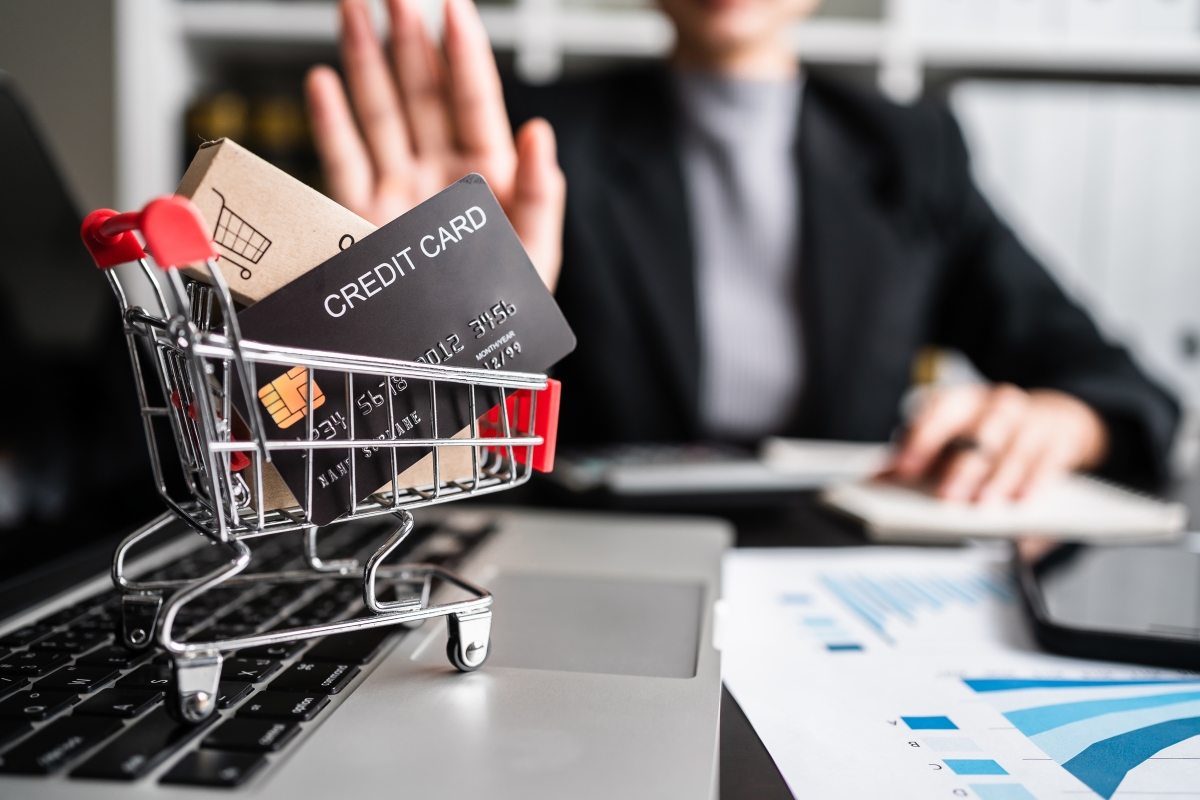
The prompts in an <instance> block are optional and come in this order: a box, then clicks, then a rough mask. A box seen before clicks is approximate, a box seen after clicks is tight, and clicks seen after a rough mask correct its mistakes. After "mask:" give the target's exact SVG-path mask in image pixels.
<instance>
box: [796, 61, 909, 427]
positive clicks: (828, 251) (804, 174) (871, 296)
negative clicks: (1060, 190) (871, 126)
mask: <svg viewBox="0 0 1200 800" xmlns="http://www.w3.org/2000/svg"><path fill="white" fill-rule="evenodd" d="M835 91H836V90H830V89H829V88H827V87H825V86H824V85H823V83H822V82H818V81H810V84H809V86H808V87H807V88H806V91H805V97H804V103H803V110H802V118H801V121H800V143H799V148H800V157H799V162H800V180H801V186H802V190H801V191H802V210H801V213H802V226H801V239H802V241H801V252H802V262H801V281H800V291H801V298H800V307H801V309H802V311H801V313H802V317H803V325H804V334H805V355H806V359H807V360H806V363H805V387H806V390H805V396H804V400H803V403H802V409H801V413H800V415H799V420H798V424H797V429H796V430H795V433H797V434H799V435H806V436H818V437H828V438H847V439H862V438H876V439H878V438H886V437H887V436H888V435H889V434H890V432H891V430H890V429H891V426H892V425H894V423H895V420H896V419H897V417H898V413H899V409H886V410H882V411H881V409H880V407H879V404H880V403H881V402H884V400H883V398H884V397H890V398H894V397H898V396H899V394H900V393H902V392H903V391H904V387H905V386H906V385H907V382H908V377H909V369H910V363H911V358H912V350H913V344H912V342H911V341H910V339H912V338H914V337H917V338H919V337H920V336H921V335H922V333H923V331H922V328H923V327H924V326H923V325H922V324H921V323H920V322H919V321H918V322H915V325H914V321H913V319H912V317H913V316H914V315H920V314H921V313H923V312H922V311H921V309H920V306H921V305H922V301H921V300H920V299H919V298H917V297H912V296H910V295H912V294H913V291H914V287H917V286H919V285H920V282H919V281H914V280H913V277H914V275H913V272H914V270H916V271H919V270H920V262H921V261H922V259H921V257H920V253H919V252H916V251H915V250H914V248H913V247H912V242H911V241H908V242H906V238H907V237H906V236H905V233H904V224H903V221H902V220H900V219H898V218H897V216H896V211H895V203H894V202H891V201H890V200H889V193H890V192H892V191H893V190H895V188H896V187H895V184H894V181H895V176H894V175H891V174H889V172H888V164H889V163H890V159H888V158H887V157H886V154H885V153H882V152H880V150H879V149H877V148H875V147H873V146H871V145H870V144H869V143H866V142H867V141H868V140H869V137H862V136H855V131H854V128H855V126H854V125H853V124H848V123H847V122H846V121H845V119H844V118H843V115H842V114H840V113H838V110H837V109H836V108H835V106H834V104H835V103H836V100H837V97H836V94H834V99H833V101H832V102H831V101H830V99H829V96H830V94H831V93H833V92H835ZM896 383H899V384H901V385H900V386H899V387H895V386H893V385H892V384H896ZM886 402H888V403H892V401H891V400H888V401H886ZM892 404H893V405H894V403H892Z"/></svg>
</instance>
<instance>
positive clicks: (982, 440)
mask: <svg viewBox="0 0 1200 800" xmlns="http://www.w3.org/2000/svg"><path fill="white" fill-rule="evenodd" d="M982 398H983V400H982V404H981V405H982V408H981V409H980V411H979V413H978V415H977V416H976V418H975V419H974V420H973V421H972V422H971V424H970V425H969V426H967V428H966V429H965V430H963V431H962V432H961V434H960V435H961V436H962V437H963V438H964V439H966V440H968V441H970V442H971V443H972V444H973V445H974V447H973V448H972V449H969V450H967V451H966V452H964V453H962V454H960V455H958V456H955V457H953V460H952V461H951V463H950V464H949V465H948V466H947V468H946V469H945V470H944V471H943V473H942V477H941V479H940V480H939V482H938V490H937V491H938V494H939V495H940V496H941V497H944V498H947V499H950V500H969V499H972V498H975V497H976V496H977V495H978V493H979V491H980V489H981V487H982V486H983V485H984V484H985V483H986V482H987V481H988V480H989V478H990V477H991V475H993V474H994V472H995V465H996V463H997V459H998V458H999V457H1000V456H1001V455H1002V454H1003V453H1004V452H1006V451H1007V450H1008V448H1009V447H1010V444H1011V441H1012V439H1013V436H1014V435H1015V434H1016V433H1017V431H1018V430H1019V429H1020V425H1021V421H1022V419H1023V417H1024V414H1025V413H1026V411H1027V409H1028V405H1029V404H1028V397H1027V396H1026V395H1025V393H1024V392H1022V391H1021V390H1020V389H1017V388H1015V387H1012V386H1006V385H1001V386H994V387H990V388H988V389H987V390H986V391H985V393H984V394H983V395H982Z"/></svg>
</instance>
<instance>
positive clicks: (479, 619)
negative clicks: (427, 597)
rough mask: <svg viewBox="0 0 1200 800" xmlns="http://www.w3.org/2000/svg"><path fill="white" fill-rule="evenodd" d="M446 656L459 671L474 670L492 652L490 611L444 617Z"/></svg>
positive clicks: (480, 665) (481, 664)
mask: <svg viewBox="0 0 1200 800" xmlns="http://www.w3.org/2000/svg"><path fill="white" fill-rule="evenodd" d="M446 623H447V626H448V629H449V630H448V633H449V635H448V636H447V639H446V658H448V659H450V663H451V664H453V665H454V668H455V669H457V670H458V671H460V672H474V671H475V670H477V669H479V668H480V667H482V666H483V662H485V661H487V658H488V656H489V655H491V652H492V637H491V633H492V612H491V611H487V610H484V611H482V612H478V613H474V614H469V615H466V616H459V615H458V614H451V615H449V616H448V617H446Z"/></svg>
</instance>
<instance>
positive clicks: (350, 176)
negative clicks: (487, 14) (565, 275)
mask: <svg viewBox="0 0 1200 800" xmlns="http://www.w3.org/2000/svg"><path fill="white" fill-rule="evenodd" d="M387 7H388V16H389V20H390V28H391V47H390V52H388V53H386V54H385V53H384V50H383V47H382V46H381V45H380V43H379V40H378V39H377V38H376V36H375V31H374V29H373V28H372V25H371V19H370V13H369V11H368V9H367V6H366V4H365V2H363V0H343V2H342V4H341V7H340V12H341V53H342V67H343V69H344V71H345V74H346V81H347V83H348V85H349V89H350V92H349V98H347V95H346V91H345V89H344V88H343V85H342V81H341V78H339V77H338V74H337V73H336V72H335V71H334V70H332V69H330V68H329V67H326V66H318V67H314V68H313V69H312V70H310V71H309V74H308V77H307V79H306V81H305V93H306V96H307V100H308V109H309V116H310V119H311V122H312V129H313V138H314V140H315V142H316V147H317V153H318V155H319V156H320V159H321V164H322V166H323V168H324V170H325V175H326V178H327V180H328V183H329V190H330V193H331V194H332V196H333V199H334V200H336V201H337V202H339V203H341V204H342V205H344V206H345V207H346V208H348V209H350V210H351V211H353V212H355V213H356V214H358V215H359V216H361V217H363V218H365V219H367V220H369V221H370V222H373V223H375V224H376V225H383V224H385V223H387V222H390V221H391V220H393V219H395V218H396V217H398V216H399V215H400V214H403V213H404V212H405V211H408V210H409V209H410V208H412V207H413V206H415V205H417V204H419V203H421V202H422V201H424V200H426V199H428V198H429V197H431V196H433V195H434V194H436V193H437V192H439V191H441V190H442V189H444V188H446V187H447V186H449V185H450V184H451V183H453V182H454V181H456V180H458V179H459V178H461V177H463V176H464V175H467V174H469V173H471V172H478V173H479V174H481V175H483V176H484V178H486V179H487V181H488V184H489V185H490V186H491V188H492V191H493V192H495V193H496V197H497V199H498V200H499V201H500V205H501V206H502V207H503V208H504V211H505V213H506V214H508V217H509V219H510V220H511V221H512V224H513V227H514V228H515V229H516V231H517V235H518V236H519V237H520V238H521V242H522V243H523V244H524V245H525V249H526V250H527V251H528V253H529V257H530V259H531V260H532V261H533V264H534V266H535V267H536V268H537V270H538V274H540V275H541V276H542V280H543V281H544V282H545V283H546V285H547V286H548V287H549V288H550V289H551V291H553V290H554V287H555V284H556V283H557V281H558V272H559V267H560V266H561V262H562V224H563V207H564V204H565V201H566V181H565V180H564V178H563V174H562V171H561V170H560V169H559V167H558V161H557V158H556V156H555V143H554V131H553V130H552V129H551V127H550V124H549V123H548V122H546V121H545V120H543V119H534V120H530V121H529V122H527V123H525V125H523V126H522V127H521V129H520V130H519V131H518V132H517V136H516V139H515V141H514V139H513V136H512V133H511V128H510V126H509V122H508V114H507V113H506V111H505V109H504V98H503V94H502V91H501V87H500V75H499V73H498V72H497V70H496V62H495V59H494V58H493V57H492V50H491V46H490V44H489V43H488V38H487V33H486V31H484V29H483V23H482V22H481V21H480V19H479V14H478V12H477V11H476V10H475V7H474V5H472V4H471V2H470V0H446V24H445V30H444V35H443V47H442V48H441V49H440V50H439V49H438V48H437V47H435V45H434V44H433V42H432V40H431V39H430V38H429V34H428V33H427V32H426V30H425V25H424V23H423V22H422V20H421V16H420V13H419V12H418V10H417V8H416V6H415V4H414V2H413V0H388V3H387Z"/></svg>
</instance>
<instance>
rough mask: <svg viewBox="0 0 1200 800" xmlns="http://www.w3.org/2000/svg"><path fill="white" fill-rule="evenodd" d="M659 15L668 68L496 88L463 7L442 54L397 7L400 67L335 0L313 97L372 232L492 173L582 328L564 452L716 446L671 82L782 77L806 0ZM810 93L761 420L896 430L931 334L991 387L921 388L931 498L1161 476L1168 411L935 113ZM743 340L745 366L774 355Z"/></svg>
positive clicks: (354, 204)
mask: <svg viewBox="0 0 1200 800" xmlns="http://www.w3.org/2000/svg"><path fill="white" fill-rule="evenodd" d="M663 5H664V10H666V11H667V13H668V14H669V15H670V16H671V17H672V19H673V21H674V22H675V23H676V29H677V33H678V42H677V45H676V51H675V53H674V56H673V59H672V67H673V70H674V71H675V72H674V73H673V72H672V70H671V69H668V68H666V67H665V66H651V67H645V68H639V69H634V70H627V71H622V72H619V73H615V74H609V75H604V76H600V77H596V78H591V79H586V80H582V81H574V82H570V83H564V84H560V85H556V86H551V87H546V88H536V89H535V88H531V87H520V86H510V87H507V88H508V92H507V94H506V96H505V98H504V99H502V98H501V85H500V81H499V77H498V74H497V73H496V70H495V66H494V62H493V60H492V58H491V55H490V50H489V48H488V44H487V40H486V35H485V34H484V32H483V30H482V26H481V24H480V23H479V20H478V17H477V15H476V14H475V12H474V9H473V6H471V5H470V3H469V2H467V1H466V0H448V2H447V4H446V27H445V34H444V51H443V53H438V52H437V51H436V50H435V48H434V47H433V45H432V44H431V43H430V40H429V39H428V37H427V36H426V34H425V32H424V29H423V27H422V26H421V23H420V19H419V16H418V15H417V12H416V11H415V9H414V7H413V6H412V4H411V0H390V2H389V12H390V15H391V21H392V40H393V47H392V48H391V57H392V62H391V64H389V63H388V62H387V58H386V57H385V55H384V52H383V51H382V49H381V48H380V46H379V44H378V42H377V40H376V39H375V36H374V33H373V31H372V30H371V28H370V24H369V20H368V18H367V14H366V11H365V7H364V6H362V5H361V3H360V0H347V1H346V2H345V3H344V4H343V7H342V21H343V33H342V45H343V48H342V53H343V62H344V66H345V69H346V73H347V77H348V83H349V88H350V101H352V105H351V102H348V101H347V98H346V95H345V93H344V90H343V89H342V86H341V83H340V80H339V79H338V77H337V75H336V74H335V73H333V71H332V70H329V69H328V68H324V67H319V68H315V69H314V70H313V71H312V72H311V73H310V75H309V79H308V83H307V90H308V100H309V105H310V112H311V115H312V120H313V130H314V134H315V138H316V142H317V147H318V152H319V153H320V154H321V157H322V160H323V163H324V165H325V168H326V172H327V175H328V176H329V179H330V186H331V189H332V194H333V196H334V198H335V199H337V200H338V201H339V202H341V203H343V204H344V205H346V206H347V207H349V208H351V209H352V210H354V211H356V212H358V213H360V214H362V215H363V216H365V217H367V218H368V219H370V220H372V221H374V222H376V223H377V224H383V223H384V222H386V221H388V220H390V219H392V218H394V217H395V216H396V215H398V214H400V213H402V212H403V211H405V210H407V208H410V207H412V206H413V205H415V204H416V203H418V202H420V201H421V200H423V199H425V198H426V197H428V196H430V195H432V194H433V193H435V192H436V191H438V190H440V189H441V188H442V187H443V186H445V185H446V184H448V183H450V182H451V181H453V180H456V179H457V178H458V177H461V176H462V175H463V174H466V173H467V172H470V171H478V172H481V173H482V174H484V176H485V177H487V178H488V180H489V183H490V184H491V186H492V188H493V190H494V191H495V192H496V194H497V197H498V198H499V199H500V201H501V203H502V205H503V206H504V207H505V210H506V212H507V213H508V214H509V217H510V219H511V220H512V222H513V224H514V227H515V228H516V229H517V232H518V234H519V235H520V236H521V239H522V241H523V242H524V243H525V245H526V247H527V249H528V250H529V252H530V256H531V259H532V260H533V261H534V264H535V266H537V267H538V270H539V272H540V273H541V274H542V276H543V279H544V280H545V281H546V283H547V285H548V286H550V287H551V289H556V297H557V299H558V302H559V304H560V306H561V307H562V309H563V311H564V313H565V314H566V316H567V319H568V320H569V322H570V323H571V325H572V327H573V328H574V330H575V333H576V335H577V337H578V340H579V345H578V348H577V349H576V351H575V352H574V353H573V354H572V355H570V356H568V357H567V358H566V359H565V360H564V361H563V362H562V363H561V364H560V365H559V366H558V368H557V370H556V375H557V376H558V377H560V378H561V379H562V381H563V403H562V412H561V421H560V442H562V443H564V444H595V443H608V442H637V441H660V442H662V441H690V440H696V439H700V438H704V437H706V436H711V432H712V427H711V424H708V423H707V422H706V419H705V415H704V414H703V413H702V406H703V402H702V401H703V397H702V392H703V389H702V386H703V382H702V380H701V373H702V369H703V364H704V353H703V352H702V342H703V336H702V331H703V329H704V325H705V323H706V321H705V320H704V319H702V315H701V313H700V312H699V311H698V302H697V291H698V288H697V261H698V258H699V257H700V256H701V255H702V254H698V253H697V252H695V249H696V247H695V243H696V241H697V236H696V234H697V231H696V229H695V226H696V225H697V223H696V221H695V220H694V219H693V216H694V215H693V214H692V213H691V212H692V209H693V208H694V207H695V206H694V204H691V205H690V204H689V193H688V188H689V187H688V176H687V175H686V174H685V169H684V165H683V163H682V162H683V158H682V156H681V144H680V142H681V130H683V129H684V128H685V127H686V125H687V119H685V118H684V115H683V114H682V111H681V103H680V101H679V91H678V89H677V87H676V86H675V85H674V84H673V81H674V80H676V79H677V78H676V75H677V74H678V73H679V72H680V71H683V72H687V71H689V70H690V71H694V72H698V73H701V74H706V73H714V74H718V75H721V76H724V78H725V79H728V80H731V81H735V82H736V81H739V80H744V81H772V80H787V79H793V80H794V79H795V76H796V75H797V74H798V72H797V71H798V65H797V63H796V62H795V60H794V58H793V57H792V56H791V54H790V52H789V51H788V50H787V48H786V47H785V46H784V42H783V39H782V36H781V34H780V33H779V32H780V31H781V30H783V28H784V25H785V23H786V22H788V21H790V20H791V19H793V18H795V17H797V16H800V15H802V14H805V13H808V12H810V11H811V10H812V8H813V7H814V6H815V5H816V3H815V2H811V1H810V0H742V2H733V3H725V4H718V3H709V2H705V0H663ZM443 58H444V61H443V60H442V59H443ZM802 80H803V83H802V94H801V95H800V97H801V98H802V99H801V100H800V102H799V109H798V116H799V119H798V122H797V124H796V133H795V150H794V164H795V168H796V170H798V175H799V179H798V181H796V183H798V186H799V202H798V203H797V204H796V205H797V218H796V220H795V223H796V230H798V231H799V236H798V242H799V244H798V253H796V257H795V259H794V261H795V267H794V269H793V272H795V273H796V276H795V280H794V281H793V282H792V283H790V284H789V286H790V287H791V288H790V289H789V291H790V292H794V297H793V298H792V299H793V300H794V307H795V310H796V313H795V318H794V322H795V324H796V327H797V331H796V334H797V341H798V342H802V349H801V352H800V359H801V360H802V363H803V376H802V383H801V386H802V388H800V389H799V390H798V391H797V397H796V401H795V402H794V403H791V404H790V405H788V406H787V409H788V413H787V414H786V415H784V416H782V417H779V418H778V419H777V420H775V421H774V422H772V423H771V426H772V427H770V428H769V429H767V430H764V431H760V432H761V433H779V434H785V435H793V436H804V437H814V438H832V439H849V440H859V441H882V440H886V439H888V438H889V437H891V436H892V435H893V433H894V432H895V431H896V430H897V427H898V426H899V425H901V424H902V420H901V409H900V405H901V402H900V401H901V398H902V396H903V395H904V393H905V392H906V390H907V389H908V388H909V385H910V376H911V369H912V364H913V360H914V357H915V356H916V354H917V353H918V352H919V350H920V349H921V348H922V347H924V346H926V345H929V344H937V345H944V346H949V347H955V348H958V349H960V350H962V351H963V352H964V353H966V354H967V355H968V356H969V357H970V359H971V360H972V362H973V363H974V364H975V365H976V367H977V368H978V369H979V370H980V372H982V373H983V374H984V375H985V376H986V377H987V378H988V379H989V380H990V381H993V382H994V383H993V384H990V385H983V386H970V387H960V388H957V389H952V390H946V391H942V392H940V393H936V394H935V395H934V396H932V397H931V398H930V399H928V400H927V401H926V402H925V403H924V404H923V406H922V407H921V409H920V411H919V412H918V413H917V414H916V416H915V417H914V419H913V420H911V421H910V423H909V427H908V429H907V432H906V433H905V435H904V438H903V442H902V446H901V447H900V448H899V453H898V456H897V458H896V461H895V463H894V465H893V468H894V470H895V472H897V473H898V474H899V475H900V476H902V477H905V478H917V477H921V476H923V475H925V474H927V473H930V472H932V471H934V470H937V471H938V472H939V474H938V476H937V477H938V480H939V491H940V492H941V494H942V495H944V496H947V497H955V498H962V499H968V498H971V499H989V498H991V497H995V496H1019V495H1022V494H1024V493H1026V492H1028V491H1029V490H1030V489H1031V488H1033V487H1034V486H1036V485H1037V484H1038V483H1040V482H1041V481H1043V480H1045V479H1046V478H1048V477H1050V476H1052V475H1054V474H1057V473H1061V472H1064V471H1067V470H1071V469H1077V468H1087V469H1094V470H1097V471H1099V472H1101V473H1102V474H1105V475H1107V476H1110V477H1113V478H1116V479H1119V480H1123V481H1126V482H1129V483H1134V484H1137V485H1141V486H1154V485H1157V484H1160V483H1161V482H1162V481H1163V480H1164V479H1165V478H1166V476H1167V463H1168V451H1169V448H1170V445H1171V441H1172V438H1173V435H1174V431H1175V428H1176V425H1177V421H1178V417H1179V409H1178V406H1177V405H1176V403H1175V401H1174V400H1173V399H1172V398H1171V397H1170V396H1169V395H1168V394H1167V393H1166V392H1164V391H1163V390H1162V389H1161V388H1160V387H1158V386H1157V385H1155V384H1154V383H1153V382H1151V381H1150V380H1148V379H1147V378H1146V377H1145V376H1144V375H1143V374H1142V373H1141V372H1140V371H1139V369H1138V368H1137V367H1136V366H1135V364H1134V363H1133V361H1132V360H1131V359H1130V357H1129V355H1128V354H1127V352H1126V351H1125V350H1124V349H1122V348H1120V347H1118V346H1116V345H1114V344H1111V343H1109V342H1106V341H1105V340H1104V339H1103V338H1102V337H1101V335H1100V334H1099V333H1098V331H1097V330H1096V327H1095V325H1094V324H1093V323H1092V321H1091V320H1090V319H1089V317H1088V316H1087V314H1086V313H1085V312H1084V311H1083V310H1082V309H1081V308H1079V307H1078V306H1077V305H1076V304H1074V303H1073V302H1072V301H1071V300H1069V299H1068V298H1067V297H1066V296H1065V295H1064V294H1063V292H1062V291H1061V289H1060V288H1059V287H1058V286H1057V284H1056V283H1055V282H1054V281H1053V280H1052V279H1051V278H1050V276H1049V275H1048V274H1047V273H1046V271H1045V270H1044V269H1043V268H1042V267H1041V266H1040V265H1039V264H1038V263H1037V262H1036V261H1035V260H1034V259H1033V258H1032V257H1031V256H1030V255H1029V253H1028V252H1027V251H1026V250H1025V249H1024V248H1023V247H1022V246H1021V244H1020V243H1019V242H1018V241H1017V239H1016V238H1015V237H1014V236H1013V234H1012V233H1011V231H1010V230H1009V229H1008V228H1007V227H1006V226H1005V225H1004V223H1003V222H1002V221H1001V220H1000V219H999V218H998V217H997V216H996V215H995V213H994V212H993V211H992V210H991V209H990V208H989V206H988V204H987V203H986V201H985V200H984V199H983V197H982V196H981V195H980V193H979V191H978V190H977V189H976V188H975V186H974V185H973V184H972V182H971V179H970V175H969V170H968V158H967V153H966V149H965V146H964V143H963V140H962V136H961V134H960V132H959V130H958V128H957V126H956V124H955V123H954V121H953V119H952V117H951V116H950V115H949V113H948V112H947V111H946V110H945V109H943V108H941V107H939V106H936V105H933V104H918V105H916V106H913V107H901V106H897V105H894V104H892V103H889V102H887V101H885V100H884V99H882V98H880V97H877V96H875V95H872V94H869V93H864V92H861V91H858V90H855V89H851V88H849V87H847V86H843V85H840V84H839V83H837V82H835V81H833V80H829V79H827V78H825V77H822V76H821V75H819V74H817V73H809V74H805V75H803V78H802ZM505 100H506V101H507V112H506V103H505ZM352 109H353V110H352ZM509 116H511V118H512V120H513V121H514V122H516V123H518V126H519V127H518V128H517V133H516V137H515V139H514V138H513V137H511V136H510V134H509V130H510V128H509V124H508V117H509ZM356 117H357V124H356V122H355V118H356ZM555 134H557V140H558V142H559V143H560V145H559V149H558V152H557V163H556V152H555ZM560 164H561V171H560V167H559V165H560ZM563 173H565V180H564V174H563ZM565 187H569V194H567V193H566V192H565ZM564 194H565V195H566V198H565V201H564ZM691 196H693V197H694V194H693V195H691ZM560 270H561V271H560ZM745 346H746V348H747V357H753V356H754V349H755V348H772V347H776V346H778V342H775V341H770V340H764V341H761V342H755V341H752V340H751V341H747V342H746V343H745ZM726 438H730V437H726ZM732 438H737V437H736V436H734V437H732Z"/></svg>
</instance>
